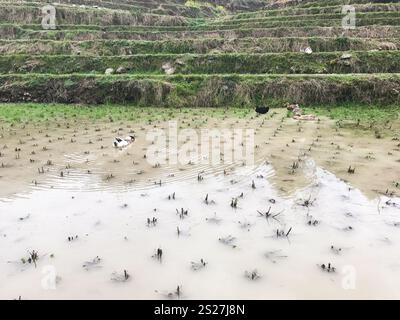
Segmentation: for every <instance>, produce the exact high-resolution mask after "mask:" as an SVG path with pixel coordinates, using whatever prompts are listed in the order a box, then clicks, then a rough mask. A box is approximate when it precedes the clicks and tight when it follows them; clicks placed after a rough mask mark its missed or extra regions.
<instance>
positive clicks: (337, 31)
mask: <svg viewBox="0 0 400 320" xmlns="http://www.w3.org/2000/svg"><path fill="white" fill-rule="evenodd" d="M53 2H54V1H38V0H36V1H31V0H13V1H11V0H0V21H1V23H0V54H1V55H0V102H25V101H31V102H62V103H87V104H89V103H106V102H112V103H129V104H137V105H143V106H148V105H153V106H173V107H185V106H199V107H201V106H205V107H212V106H214V107H218V106H223V107H229V106H248V105H254V104H257V103H260V102H263V103H269V104H271V105H282V104H284V103H286V102H300V103H303V104H307V105H312V104H335V103H346V102H357V103H366V104H370V103H376V104H381V105H388V104H394V103H400V51H399V49H400V3H399V2H398V1H395V0H392V1H389V0H368V1H367V0H353V1H351V4H352V5H353V6H354V8H355V12H356V20H355V23H356V26H355V28H354V29H345V28H343V25H342V21H343V18H344V14H343V13H342V7H343V5H346V4H348V3H350V2H349V1H347V0H333V1H329V2H328V1H323V0H314V1H312V0H303V1H300V0H277V1H267V0H246V1H241V0H209V1H203V0H201V1H200V0H196V1H186V0H151V1H144V0H141V1H140V0H138V1H136V0H119V1H117V0H106V1H102V0H64V1H62V0H59V1H58V3H57V4H55V7H56V29H55V30H43V28H42V26H41V21H42V12H41V8H42V7H43V6H44V5H46V4H48V3H53ZM371 2H372V3H371ZM307 48H311V49H312V53H307V50H309V49H307Z"/></svg>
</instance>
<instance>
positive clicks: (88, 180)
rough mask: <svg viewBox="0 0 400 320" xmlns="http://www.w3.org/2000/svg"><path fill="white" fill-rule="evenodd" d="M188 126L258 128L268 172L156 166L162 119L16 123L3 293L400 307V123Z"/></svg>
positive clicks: (282, 115) (9, 131) (3, 227)
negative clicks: (389, 302)
mask: <svg viewBox="0 0 400 320" xmlns="http://www.w3.org/2000/svg"><path fill="white" fill-rule="evenodd" d="M175 120H176V121H177V122H178V125H179V127H180V128H181V129H183V128H188V127H190V128H194V129H200V128H203V127H207V128H227V129H230V128H231V129H232V128H243V129H245V128H252V129H254V130H255V148H254V159H255V161H254V164H253V165H251V166H243V165H242V164H241V163H240V162H238V163H233V164H219V165H217V166H208V165H205V164H203V165H197V164H191V163H188V164H179V165H171V164H165V165H160V166H154V165H152V164H150V163H149V161H147V160H148V159H146V158H145V154H146V150H147V149H148V148H149V147H150V146H151V144H152V142H151V141H147V140H146V132H148V131H149V130H150V129H151V128H155V127H156V128H167V126H168V122H167V121H164V120H157V121H153V122H151V123H149V122H144V123H141V122H140V121H120V122H109V121H103V120H98V121H89V120H75V121H67V120H60V121H58V122H57V121H54V122H48V123H40V124H39V123H37V124H33V123H28V124H21V123H19V124H15V125H10V124H8V123H3V124H2V128H1V132H0V147H1V150H0V152H1V157H0V164H1V168H0V186H1V188H0V196H1V198H0V221H1V224H0V298H3V299H17V298H19V297H21V298H22V299H72V298H77V299H176V298H179V299H239V298H241V299H281V298H289V299H299V298H305V299H309V298H317V299H319V298H321V299H322V298H328V299H330V298H332V299H334V298H344V299H347V298H370V299H371V298H389V299H391V298H393V299H394V298H396V299H398V298H399V297H400V289H399V288H400V277H399V275H400V253H399V250H398V248H399V244H400V229H399V228H400V197H399V188H398V182H399V181H400V168H399V167H400V166H399V163H400V162H399V161H400V146H399V143H400V142H399V140H398V138H399V136H398V132H399V131H398V130H397V129H396V128H398V127H399V126H398V125H399V124H398V123H395V124H394V125H393V127H391V128H390V130H386V131H385V130H382V132H383V133H382V136H381V137H379V139H378V138H377V137H376V132H375V131H374V130H368V129H365V128H364V129H361V128H356V127H355V126H353V125H348V126H346V125H345V124H341V125H338V124H337V123H335V122H334V121H332V120H329V119H326V118H321V120H320V121H313V122H299V121H295V120H293V119H290V118H288V117H286V112H285V111H283V110H277V111H275V112H273V113H271V114H269V115H268V116H266V117H255V116H254V115H252V114H250V115H248V116H246V117H244V118H235V117H221V118H216V117H212V116H209V115H206V114H204V115H202V114H201V113H199V114H194V115H182V116H178V117H176V119H175ZM127 134H134V135H135V136H136V141H135V143H133V144H132V145H130V146H129V147H128V148H126V149H124V150H119V149H115V148H113V147H112V141H113V139H114V137H115V136H124V135H127ZM349 168H350V170H349ZM353 169H354V170H353ZM160 181H161V182H160ZM178 286H179V290H177V288H178Z"/></svg>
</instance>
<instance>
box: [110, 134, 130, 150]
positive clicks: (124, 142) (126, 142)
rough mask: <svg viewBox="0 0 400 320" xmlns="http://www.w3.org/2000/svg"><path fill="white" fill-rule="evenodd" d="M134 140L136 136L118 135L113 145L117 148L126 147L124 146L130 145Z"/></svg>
mask: <svg viewBox="0 0 400 320" xmlns="http://www.w3.org/2000/svg"><path fill="white" fill-rule="evenodd" d="M134 141H135V137H134V136H127V137H126V138H125V139H122V138H118V137H116V138H115V139H114V142H113V145H114V147H115V148H124V147H127V146H129V145H130V144H131V143H133V142H134Z"/></svg>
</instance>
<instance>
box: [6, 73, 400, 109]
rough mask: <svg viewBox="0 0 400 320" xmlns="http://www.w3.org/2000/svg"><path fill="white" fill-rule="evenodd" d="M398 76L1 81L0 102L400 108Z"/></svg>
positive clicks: (25, 77) (83, 77)
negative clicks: (289, 104) (302, 105)
mask: <svg viewBox="0 0 400 320" xmlns="http://www.w3.org/2000/svg"><path fill="white" fill-rule="evenodd" d="M399 92H400V80H399V76H398V75H397V74H382V75H376V74H374V75H362V74H356V75H275V76H274V75H187V76H185V75H176V76H140V75H139V76H128V75H111V76H110V75H108V76H104V75H97V76H94V75H44V74H29V73H28V74H25V75H2V76H0V101H1V102H44V103H48V102H59V103H84V104H101V103H130V104H135V105H143V106H176V107H225V106H227V105H229V106H236V107H244V106H254V105H256V104H258V103H260V102H263V101H264V102H265V101H267V102H269V103H274V105H280V106H282V105H284V104H285V103H286V102H288V101H296V102H298V103H302V104H306V105H312V104H330V105H333V104H336V103H345V102H356V103H365V104H380V105H389V104H395V103H399V102H400V95H399Z"/></svg>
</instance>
